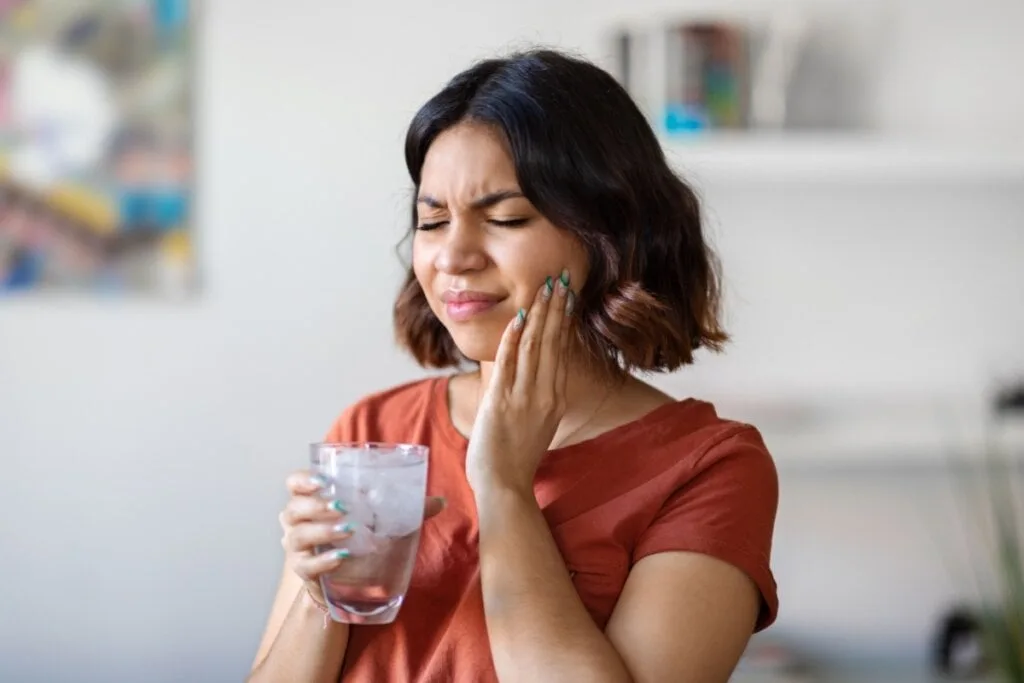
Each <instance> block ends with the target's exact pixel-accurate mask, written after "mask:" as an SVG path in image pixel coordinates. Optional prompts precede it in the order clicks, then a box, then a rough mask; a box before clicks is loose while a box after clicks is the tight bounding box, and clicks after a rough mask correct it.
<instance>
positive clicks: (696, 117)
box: [610, 2, 891, 136]
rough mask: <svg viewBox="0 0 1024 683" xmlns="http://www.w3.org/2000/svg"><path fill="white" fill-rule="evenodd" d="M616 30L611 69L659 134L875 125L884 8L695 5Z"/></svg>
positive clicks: (857, 128) (887, 23) (859, 128)
mask: <svg viewBox="0 0 1024 683" xmlns="http://www.w3.org/2000/svg"><path fill="white" fill-rule="evenodd" d="M676 16H677V18H671V17H670V18H668V19H662V20H649V21H647V22H646V23H636V24H631V25H620V26H617V27H615V28H614V29H613V32H612V35H613V37H614V40H613V43H612V46H611V50H612V52H613V54H614V58H613V59H612V60H611V66H610V68H611V69H612V71H613V72H614V73H615V75H616V77H617V78H618V79H619V81H620V82H621V83H622V84H623V86H624V87H625V88H626V89H627V90H628V91H629V93H630V94H631V95H632V96H633V98H634V99H635V100H636V101H637V102H638V103H639V104H640V105H641V108H642V109H644V110H645V111H646V112H647V114H648V116H650V118H651V120H652V121H654V122H656V125H657V128H658V129H659V131H660V132H662V133H666V134H669V135H673V134H675V135H683V136H687V135H693V134H695V133H705V132H715V131H737V130H740V131H747V130H762V131H777V130H814V131H821V130H847V131H863V130H868V129H870V128H871V125H870V121H869V119H868V116H867V114H866V111H865V109H866V107H867V106H868V103H870V101H871V95H870V89H871V84H872V83H874V82H875V81H877V80H878V77H879V76H880V75H881V71H880V70H882V69H884V68H885V57H884V51H883V50H880V49H879V46H880V45H881V46H884V45H885V44H886V43H885V41H886V40H887V39H888V34H887V30H888V28H889V26H890V24H891V21H890V16H889V14H887V13H886V12H885V11H884V10H877V9H870V8H864V7H861V6H860V5H855V6H852V7H850V8H845V9H844V8H836V7H831V8H822V7H816V8H812V7H809V6H806V5H796V4H793V3H785V2H784V3H781V4H778V5H772V6H765V7H759V8H753V7H751V8H750V9H749V10H748V11H742V12H741V11H738V10H737V9H736V8H732V9H730V8H728V7H725V8H723V9H721V10H716V9H714V8H711V7H707V8H704V9H703V10H701V9H698V8H693V9H692V10H690V11H689V12H686V11H685V10H684V11H683V12H682V13H681V14H680V15H676Z"/></svg>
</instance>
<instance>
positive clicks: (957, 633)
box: [932, 607, 987, 678]
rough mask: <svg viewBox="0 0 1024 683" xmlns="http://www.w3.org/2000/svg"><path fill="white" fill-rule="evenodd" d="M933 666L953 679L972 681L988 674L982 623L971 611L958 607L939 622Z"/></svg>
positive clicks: (933, 650) (933, 651)
mask: <svg viewBox="0 0 1024 683" xmlns="http://www.w3.org/2000/svg"><path fill="white" fill-rule="evenodd" d="M932 664H933V666H934V667H935V669H936V670H937V671H938V672H939V673H941V674H942V675H944V676H950V677H952V678H971V677H973V676H978V675H981V674H983V673H985V671H986V669H987V666H986V661H985V643H984V636H983V634H982V630H981V621H980V620H979V619H978V618H977V617H976V616H975V615H974V614H973V613H972V612H971V611H970V610H967V609H965V608H962V607H960V608H956V609H953V610H951V611H950V612H948V613H947V614H946V615H945V616H944V617H943V618H942V619H940V620H939V625H938V631H937V632H936V634H935V642H934V645H933V649H932Z"/></svg>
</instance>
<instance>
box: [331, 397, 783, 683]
mask: <svg viewBox="0 0 1024 683" xmlns="http://www.w3.org/2000/svg"><path fill="white" fill-rule="evenodd" d="M327 439H328V440H331V441H350V440H352V441H356V440H358V441H386V442H402V443H418V444H424V445H427V446H429V447H430V459H429V463H428V484H427V492H428V494H429V495H434V496H444V497H445V498H447V499H448V506H447V508H446V509H445V510H444V511H443V512H442V513H441V514H439V515H438V516H436V517H434V518H433V519H431V520H430V521H428V522H427V523H426V524H425V525H424V528H423V533H422V536H421V540H420V548H419V553H418V555H417V558H416V566H415V569H414V572H413V577H412V581H411V583H410V586H409V591H408V593H407V595H406V598H405V602H404V604H403V605H402V609H401V611H400V612H399V614H398V617H397V619H396V620H395V622H394V623H392V624H389V625H386V626H354V627H352V630H351V635H350V638H349V644H348V649H347V651H346V653H345V661H344V665H343V667H342V675H341V680H342V681H343V682H344V683H349V682H359V683H362V682H370V681H393V682H403V681H410V682H413V681H415V682H416V683H428V682H429V683H442V682H445V683H448V682H451V681H456V682H461V681H474V682H475V681H496V680H497V678H496V675H495V672H494V665H493V662H492V659H491V651H490V645H489V643H488V640H487V630H486V627H485V624H484V607H483V597H482V594H481V589H480V568H479V564H478V554H477V540H478V539H477V534H478V530H477V519H476V505H475V503H474V501H473V494H472V491H471V489H470V488H469V485H468V484H467V482H466V475H465V458H466V446H467V443H468V442H467V440H466V438H465V437H463V436H462V435H461V434H460V433H459V432H458V431H457V430H456V429H455V427H454V425H453V424H452V422H451V419H450V415H449V412H448V378H446V377H438V378H431V379H427V380H422V381H419V382H415V383H412V384H406V385H402V386H400V387H396V388H394V389H390V390H388V391H385V392H382V393H378V394H374V395H372V396H369V397H367V398H365V399H363V400H362V401H360V402H358V403H356V404H355V405H353V406H352V407H350V408H349V409H347V410H346V411H345V412H344V413H343V414H342V415H341V417H340V418H339V419H338V421H337V422H336V423H335V425H334V426H333V428H332V429H331V430H330V432H329V433H328V435H327ZM534 491H535V493H536V496H537V502H538V503H539V504H540V507H541V509H542V510H543V513H544V517H545V519H546V520H547V522H548V525H549V527H550V528H551V533H552V536H553V537H554V540H555V542H556V544H557V545H558V548H559V550H560V551H561V553H562V557H563V558H564V559H565V565H566V568H567V570H568V571H569V573H570V576H571V577H572V581H573V584H574V585H575V586H576V590H577V591H578V593H579V595H580V597H581V598H582V600H583V603H584V605H585V606H586V608H587V610H588V611H589V612H590V615H591V616H592V617H593V619H594V621H595V622H596V623H597V625H598V626H599V627H601V628H602V629H603V628H604V627H605V625H606V624H607V622H608V619H609V618H610V617H611V613H612V610H613V608H614V607H615V603H616V601H617V600H618V597H619V593H620V592H621V590H622V587H623V584H624V583H625V581H626V576H627V574H628V573H629V570H630V567H632V566H633V565H634V564H635V563H636V562H638V561H639V560H640V559H641V558H643V557H645V556H647V555H651V554H653V553H659V552H665V551H673V550H678V551H694V552H699V553H705V554H708V555H712V556H714V557H717V558H720V559H722V560H724V561H726V562H729V563H731V564H733V565H735V566H736V567H738V568H739V569H741V570H743V571H744V572H745V573H746V574H747V575H748V576H750V578H751V579H753V581H754V583H755V584H756V585H757V587H758V589H759V590H760V592H761V598H762V602H761V614H760V616H759V618H758V622H757V627H756V630H761V629H763V628H765V627H766V626H768V625H769V624H770V623H771V622H772V621H773V620H774V619H775V614H776V611H777V609H778V600H777V597H776V586H775V581H774V578H773V577H772V573H771V570H770V568H769V555H770V551H771V543H772V530H773V528H774V525H775V512H776V506H777V503H778V478H777V474H776V470H775V466H774V463H773V461H772V458H771V456H770V455H769V454H768V451H767V449H766V448H765V446H764V443H763V441H762V440H761V437H760V435H759V434H758V432H757V430H755V429H754V428H753V427H751V426H749V425H745V424H741V423H737V422H731V421H728V420H724V419H722V418H720V417H718V415H717V414H716V412H715V409H714V407H713V406H712V405H711V404H709V403H705V402H702V401H697V400H693V399H686V400H682V401H678V402H675V403H670V404H666V405H664V406H661V407H659V408H657V409H655V410H654V411H653V412H651V413H649V414H647V415H646V416H644V417H642V418H640V419H639V420H636V421H634V422H631V423H629V424H625V425H622V426H621V427H618V428H616V429H613V430H611V431H608V432H605V433H604V434H602V435H600V436H598V437H596V438H594V439H591V440H588V441H584V442H581V443H577V444H572V445H569V446H566V447H563V448H559V449H556V450H553V451H550V452H549V453H548V454H547V455H546V456H545V458H544V460H542V461H541V464H540V468H539V469H538V471H537V477H536V483H535V486H534Z"/></svg>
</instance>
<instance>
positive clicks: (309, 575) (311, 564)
mask: <svg viewBox="0 0 1024 683" xmlns="http://www.w3.org/2000/svg"><path fill="white" fill-rule="evenodd" d="M351 556H352V553H351V552H350V551H348V550H346V549H345V548H336V549H332V550H328V551H327V552H325V553H320V554H319V555H307V556H305V557H300V558H298V559H297V560H295V563H294V564H293V565H292V568H293V569H294V571H295V573H296V574H298V575H299V578H301V579H302V580H303V581H316V580H317V579H319V578H320V575H321V574H326V573H327V572H330V571H333V570H335V569H337V568H338V566H339V565H340V564H341V563H342V562H344V561H345V560H347V559H348V558H349V557H351Z"/></svg>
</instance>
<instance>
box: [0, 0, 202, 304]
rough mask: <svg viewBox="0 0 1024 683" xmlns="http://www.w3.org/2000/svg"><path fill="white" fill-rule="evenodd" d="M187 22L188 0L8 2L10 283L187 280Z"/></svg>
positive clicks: (1, 103) (114, 288)
mask: <svg viewBox="0 0 1024 683" xmlns="http://www.w3.org/2000/svg"><path fill="white" fill-rule="evenodd" d="M16 16H17V17H20V19H18V20H17V21H14V20H13V19H14V18H15V17H16ZM191 31H192V26H191V15H190V4H189V2H188V0H81V1H80V2H76V3H54V2H42V1H41V0H36V1H32V0H24V1H22V2H12V1H11V0H5V1H2V0H0V293H3V292H4V291H8V292H14V291H17V292H32V291H40V292H42V291H93V292H100V291H102V292H124V293H142V294H158V295H163V294H173V295H176V296H177V295H180V294H181V291H182V289H183V286H184V288H185V289H188V288H189V287H191V285H183V284H182V282H181V280H182V277H185V275H183V274H185V273H193V271H194V268H193V266H192V264H191V263H189V264H184V263H183V262H182V260H183V258H184V259H192V258H194V257H193V250H192V249H190V248H184V249H183V248H181V246H180V245H189V244H191V242H192V231H193V230H194V216H193V210H192V207H193V202H192V193H193V192H192V186H193V145H192V141H193V139H194V132H193V130H192V107H193V102H192V97H193V94H192V91H193V83H192V76H191V74H192V34H191ZM169 235H173V237H171V238H168V236H169ZM168 240H170V241H168ZM169 243H170V244H175V245H179V246H175V247H173V248H168V247H167V246H166V245H167V244H169ZM168 273H176V275H174V276H173V277H169V276H168ZM169 283H171V284H169Z"/></svg>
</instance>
